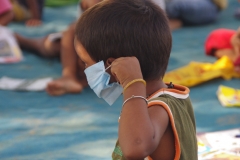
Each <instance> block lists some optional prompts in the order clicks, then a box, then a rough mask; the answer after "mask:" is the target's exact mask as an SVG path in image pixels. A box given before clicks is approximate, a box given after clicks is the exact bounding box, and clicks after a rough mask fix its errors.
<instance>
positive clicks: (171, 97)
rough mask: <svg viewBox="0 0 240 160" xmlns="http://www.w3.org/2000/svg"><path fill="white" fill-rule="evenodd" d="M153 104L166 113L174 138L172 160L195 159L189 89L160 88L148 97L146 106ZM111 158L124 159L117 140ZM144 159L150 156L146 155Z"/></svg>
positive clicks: (195, 141) (192, 113) (196, 157)
mask: <svg viewBox="0 0 240 160" xmlns="http://www.w3.org/2000/svg"><path fill="white" fill-rule="evenodd" d="M155 105H159V107H163V108H164V109H165V110H166V111H167V113H168V116H169V119H170V123H171V126H172V130H173V132H174V139H175V156H174V160H197V159H198V154H197V153H198V152H197V139H196V125H195V118H194V112H193V108H192V104H191V101H190V98H189V89H188V88H187V87H184V86H180V85H174V87H173V88H168V89H165V88H164V89H160V90H158V91H157V92H155V93H154V94H152V95H151V96H150V97H149V98H148V107H151V106H155ZM112 159H113V160H125V158H124V156H123V154H122V151H121V148H120V146H119V142H118V141H117V143H116V146H115V149H114V151H113V153H112ZM144 160H152V158H151V157H150V156H148V157H146V158H145V159H144Z"/></svg>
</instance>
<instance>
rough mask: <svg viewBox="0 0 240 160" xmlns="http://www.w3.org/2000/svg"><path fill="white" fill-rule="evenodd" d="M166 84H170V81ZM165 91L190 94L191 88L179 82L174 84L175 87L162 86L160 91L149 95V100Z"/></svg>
mask: <svg viewBox="0 0 240 160" xmlns="http://www.w3.org/2000/svg"><path fill="white" fill-rule="evenodd" d="M166 84H167V85H168V83H166ZM164 91H169V92H173V93H178V94H183V95H186V94H189V92H190V90H189V88H187V87H185V86H181V85H178V84H174V88H161V89H159V90H158V91H156V92H154V93H153V94H152V95H151V96H150V97H148V100H149V99H151V98H152V97H153V96H154V95H155V94H157V93H158V92H164Z"/></svg>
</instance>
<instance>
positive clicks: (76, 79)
mask: <svg viewBox="0 0 240 160" xmlns="http://www.w3.org/2000/svg"><path fill="white" fill-rule="evenodd" d="M74 27H75V24H74V25H72V26H70V27H69V29H68V30H67V31H66V32H64V34H63V37H62V41H61V61H62V65H63V70H62V77H61V78H59V79H57V80H54V81H52V82H50V83H49V84H48V86H47V92H48V93H49V94H50V95H54V96H58V95H62V94H66V93H80V92H81V91H82V90H83V88H84V87H85V86H87V81H86V77H85V75H84V72H83V71H84V65H83V64H82V62H79V58H78V56H77V53H76V52H75V49H74V29H75V28H74Z"/></svg>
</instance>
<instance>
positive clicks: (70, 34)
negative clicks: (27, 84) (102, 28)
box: [15, 0, 101, 96]
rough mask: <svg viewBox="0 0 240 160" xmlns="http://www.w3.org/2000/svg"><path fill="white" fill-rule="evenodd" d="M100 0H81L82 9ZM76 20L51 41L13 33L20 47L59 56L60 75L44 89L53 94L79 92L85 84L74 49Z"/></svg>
mask: <svg viewBox="0 0 240 160" xmlns="http://www.w3.org/2000/svg"><path fill="white" fill-rule="evenodd" d="M100 1H101V0H82V1H81V6H82V7H84V8H82V9H83V10H86V9H88V8H89V7H92V5H95V4H96V3H98V2H100ZM75 25H76V22H74V23H73V24H71V25H70V26H69V27H68V28H67V29H66V30H65V31H64V32H63V33H62V38H61V39H60V40H57V41H51V40H50V39H49V36H47V37H44V38H39V39H29V38H26V37H23V36H21V35H19V34H15V37H16V39H17V40H18V43H19V45H20V47H21V48H22V49H27V50H31V51H33V52H34V53H37V54H39V55H40V56H43V57H57V56H60V58H61V63H62V66H63V69H62V77H61V78H59V79H56V80H53V81H52V82H50V83H49V84H48V85H47V89H46V91H47V92H48V93H49V94H50V95H53V96H59V95H62V94H66V93H80V92H81V91H82V90H83V88H84V87H85V86H87V82H86V77H85V74H84V72H83V68H84V66H83V64H82V62H81V61H79V58H78V57H77V53H76V52H75V49H74V43H73V40H74V32H75Z"/></svg>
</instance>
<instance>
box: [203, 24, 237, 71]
mask: <svg viewBox="0 0 240 160" xmlns="http://www.w3.org/2000/svg"><path fill="white" fill-rule="evenodd" d="M205 53H206V55H209V56H215V57H216V58H221V57H222V56H228V57H229V58H230V59H231V60H232V62H233V64H234V66H235V70H236V71H237V72H239V73H240V28H239V29H238V30H237V31H236V30H231V29H225V28H220V29H216V30H214V31H212V32H211V33H210V34H209V35H208V37H207V39H206V42H205Z"/></svg>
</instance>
